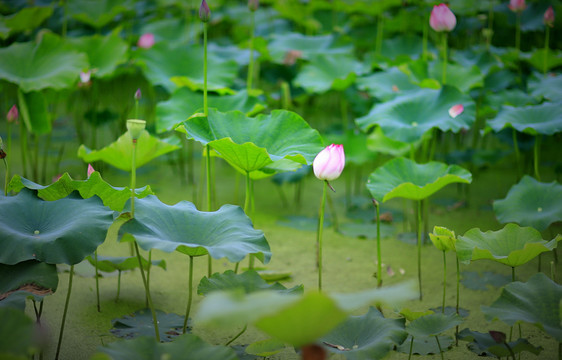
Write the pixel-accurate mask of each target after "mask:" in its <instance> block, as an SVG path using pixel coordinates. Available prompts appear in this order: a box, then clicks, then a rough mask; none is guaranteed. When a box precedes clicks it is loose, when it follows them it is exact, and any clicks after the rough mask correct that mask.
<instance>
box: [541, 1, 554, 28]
mask: <svg viewBox="0 0 562 360" xmlns="http://www.w3.org/2000/svg"><path fill="white" fill-rule="evenodd" d="M543 22H544V24H545V25H547V26H550V27H554V9H553V8H552V6H549V7H548V9H546V11H545V12H544V17H543Z"/></svg>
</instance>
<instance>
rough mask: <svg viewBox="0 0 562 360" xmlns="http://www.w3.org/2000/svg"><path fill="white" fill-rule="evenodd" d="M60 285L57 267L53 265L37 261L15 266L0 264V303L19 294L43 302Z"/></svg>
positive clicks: (24, 262) (23, 262)
mask: <svg viewBox="0 0 562 360" xmlns="http://www.w3.org/2000/svg"><path fill="white" fill-rule="evenodd" d="M58 283H59V276H58V274H57V267H56V265H53V264H46V263H44V262H39V261H36V260H28V261H22V262H20V263H17V264H15V265H4V264H0V301H4V300H5V299H6V298H7V297H11V296H13V295H15V294H17V293H24V294H25V296H33V298H34V299H36V300H41V299H42V298H43V297H44V296H46V295H51V294H52V293H54V292H55V291H56V290H57V286H58ZM24 301H25V300H24ZM24 306H25V302H24Z"/></svg>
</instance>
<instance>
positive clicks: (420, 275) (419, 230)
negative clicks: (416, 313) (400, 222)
mask: <svg viewBox="0 0 562 360" xmlns="http://www.w3.org/2000/svg"><path fill="white" fill-rule="evenodd" d="M421 211H422V207H421V200H418V285H419V288H420V301H421V300H422V274H421V246H422V219H421Z"/></svg>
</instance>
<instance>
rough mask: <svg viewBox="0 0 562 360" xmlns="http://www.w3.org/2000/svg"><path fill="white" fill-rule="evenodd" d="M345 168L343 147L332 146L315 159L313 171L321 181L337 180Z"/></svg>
mask: <svg viewBox="0 0 562 360" xmlns="http://www.w3.org/2000/svg"><path fill="white" fill-rule="evenodd" d="M344 166H345V154H344V152H343V145H336V144H332V145H330V146H328V147H326V148H325V149H324V150H322V151H320V152H319V153H318V155H316V157H315V158H314V162H313V163H312V169H313V170H314V175H315V176H316V177H317V178H318V179H320V180H326V181H330V180H335V179H337V178H338V177H339V176H340V175H341V172H342V171H343V168H344Z"/></svg>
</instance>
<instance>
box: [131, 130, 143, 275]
mask: <svg viewBox="0 0 562 360" xmlns="http://www.w3.org/2000/svg"><path fill="white" fill-rule="evenodd" d="M131 158H132V159H131V217H135V186H136V182H137V140H135V139H133V154H132V157H131ZM140 267H141V270H142V264H140Z"/></svg>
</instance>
